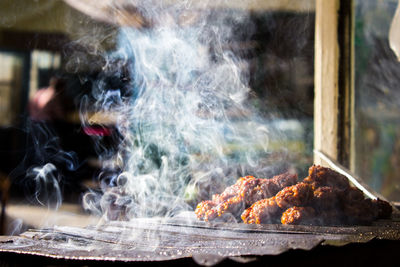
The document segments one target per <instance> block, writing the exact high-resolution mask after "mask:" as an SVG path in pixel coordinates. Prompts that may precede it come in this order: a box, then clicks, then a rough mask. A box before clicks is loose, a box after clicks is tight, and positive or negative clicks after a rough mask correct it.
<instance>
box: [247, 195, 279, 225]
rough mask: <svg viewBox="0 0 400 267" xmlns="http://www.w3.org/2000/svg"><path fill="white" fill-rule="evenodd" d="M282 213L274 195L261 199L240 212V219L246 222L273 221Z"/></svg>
mask: <svg viewBox="0 0 400 267" xmlns="http://www.w3.org/2000/svg"><path fill="white" fill-rule="evenodd" d="M281 213H282V210H281V208H279V206H278V204H277V203H276V199H275V197H271V198H267V199H262V200H259V201H257V202H255V203H254V204H253V205H251V207H250V208H248V209H246V210H245V211H244V212H243V213H242V216H241V217H242V220H243V222H244V223H247V224H260V223H274V222H277V221H278V220H279V217H280V214H281Z"/></svg>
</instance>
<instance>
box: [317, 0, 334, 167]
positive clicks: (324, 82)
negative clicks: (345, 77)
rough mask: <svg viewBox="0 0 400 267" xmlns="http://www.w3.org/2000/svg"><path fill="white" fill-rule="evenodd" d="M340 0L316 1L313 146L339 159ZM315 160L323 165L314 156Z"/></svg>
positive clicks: (321, 162) (322, 163) (320, 160)
mask: <svg viewBox="0 0 400 267" xmlns="http://www.w3.org/2000/svg"><path fill="white" fill-rule="evenodd" d="M339 4H340V0H316V18H315V26H316V27H315V71H314V73H315V99H314V149H315V150H319V151H321V152H323V153H324V154H326V155H328V156H330V157H331V158H332V159H335V160H337V159H338V125H339V124H338V122H339V109H338V95H339V72H338V70H339V69H338V67H339V44H338V11H339V6H340V5H339ZM314 163H315V164H321V165H326V164H324V162H323V161H322V159H320V158H319V157H318V156H316V155H314Z"/></svg>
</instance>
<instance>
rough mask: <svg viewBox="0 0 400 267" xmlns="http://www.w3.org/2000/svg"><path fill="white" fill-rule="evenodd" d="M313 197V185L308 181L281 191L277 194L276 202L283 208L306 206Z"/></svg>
mask: <svg viewBox="0 0 400 267" xmlns="http://www.w3.org/2000/svg"><path fill="white" fill-rule="evenodd" d="M312 197H313V190H312V186H311V185H310V184H307V183H298V184H296V185H292V186H289V187H286V188H284V189H282V190H281V191H279V192H278V194H276V203H277V204H278V206H279V207H280V208H281V209H288V208H290V207H293V206H306V205H307V204H308V203H309V202H310V200H312Z"/></svg>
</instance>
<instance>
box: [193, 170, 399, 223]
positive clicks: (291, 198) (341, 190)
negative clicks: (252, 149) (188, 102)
mask: <svg viewBox="0 0 400 267" xmlns="http://www.w3.org/2000/svg"><path fill="white" fill-rule="evenodd" d="M296 180H297V176H296V175H293V174H288V173H285V174H282V175H278V176H275V177H274V178H272V179H256V178H254V177H252V176H246V177H243V178H240V179H239V180H238V181H237V182H236V183H235V184H234V185H232V186H230V187H228V188H227V189H226V190H225V191H224V192H223V193H222V194H217V195H214V196H213V198H212V200H207V201H203V202H201V203H200V204H199V205H198V206H197V208H196V211H195V212H196V215H197V217H198V218H199V219H201V220H205V221H209V220H215V219H222V220H226V219H227V218H229V217H232V215H233V216H234V217H237V216H238V215H239V214H240V213H241V214H242V215H241V218H242V220H243V221H244V223H247V224H260V223H279V222H281V223H282V224H310V225H346V224H348V225H354V224H362V225H368V224H371V223H372V222H373V221H374V220H376V219H388V218H390V216H391V214H392V206H391V205H390V204H389V203H388V202H386V201H383V200H380V199H377V200H371V199H366V198H365V196H364V194H363V192H362V191H361V190H359V189H358V188H355V187H352V186H350V183H349V182H348V180H347V178H346V177H344V176H343V175H341V174H339V173H337V172H335V171H333V170H331V169H329V168H325V167H321V166H316V165H313V166H311V167H310V169H309V175H308V177H307V178H305V179H304V181H303V182H300V183H297V184H296ZM246 208H247V209H246ZM245 209H246V210H245Z"/></svg>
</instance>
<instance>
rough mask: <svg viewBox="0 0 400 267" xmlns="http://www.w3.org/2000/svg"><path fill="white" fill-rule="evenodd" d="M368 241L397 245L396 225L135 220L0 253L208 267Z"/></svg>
mask: <svg viewBox="0 0 400 267" xmlns="http://www.w3.org/2000/svg"><path fill="white" fill-rule="evenodd" d="M372 239H385V240H400V221H398V220H396V219H394V220H387V221H378V222H375V223H374V225H372V226H352V227H342V226H333V227H321V226H286V225H274V224H270V225H268V224H265V225H245V224H242V223H240V224H234V223H212V224H211V223H205V222H199V221H196V220H193V219H172V218H168V219H165V218H164V219H161V218H150V219H135V220H133V221H130V222H107V223H103V224H101V225H97V226H89V227H85V228H78V227H57V226H55V227H51V228H46V229H41V230H29V231H27V232H25V233H23V234H21V235H20V236H9V237H5V236H4V237H1V239H0V252H3V253H19V254H26V255H38V256H44V257H51V258H60V259H70V260H71V259H72V260H101V261H127V262H130V261H132V262H134V261H164V260H173V259H180V258H186V257H193V258H194V259H195V260H196V261H197V262H199V263H204V264H210V262H209V261H212V260H214V261H216V262H218V261H219V260H221V259H223V258H226V257H234V256H248V255H277V254H280V253H283V252H286V251H288V250H290V249H302V250H311V249H313V248H314V247H316V246H318V245H335V246H342V245H346V244H349V243H364V242H368V241H370V240H372ZM204 261H208V262H204ZM211 263H212V262H211Z"/></svg>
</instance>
